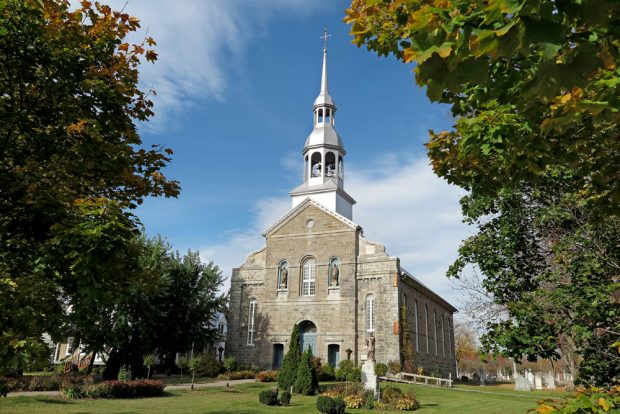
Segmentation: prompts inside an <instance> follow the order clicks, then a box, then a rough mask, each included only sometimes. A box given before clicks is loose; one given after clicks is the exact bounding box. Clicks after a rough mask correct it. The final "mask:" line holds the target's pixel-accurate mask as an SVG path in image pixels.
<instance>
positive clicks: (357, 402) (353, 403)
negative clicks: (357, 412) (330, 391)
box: [344, 395, 364, 408]
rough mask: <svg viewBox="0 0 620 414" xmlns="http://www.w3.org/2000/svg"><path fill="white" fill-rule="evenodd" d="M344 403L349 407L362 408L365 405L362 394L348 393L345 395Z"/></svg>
mask: <svg viewBox="0 0 620 414" xmlns="http://www.w3.org/2000/svg"><path fill="white" fill-rule="evenodd" d="M344 405H345V406H346V407H347V408H362V406H363V405H364V397H362V396H361V395H347V396H346V397H344Z"/></svg>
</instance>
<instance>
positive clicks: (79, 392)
mask: <svg viewBox="0 0 620 414" xmlns="http://www.w3.org/2000/svg"><path fill="white" fill-rule="evenodd" d="M60 394H61V395H62V396H63V397H65V398H69V399H78V398H83V397H84V396H85V394H84V389H83V388H82V387H80V386H75V385H67V386H63V387H62V388H60Z"/></svg>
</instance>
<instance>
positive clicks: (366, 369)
mask: <svg viewBox="0 0 620 414" xmlns="http://www.w3.org/2000/svg"><path fill="white" fill-rule="evenodd" d="M362 384H364V388H365V389H367V390H371V391H372V392H374V393H375V395H377V394H378V392H379V382H378V381H377V376H376V375H375V363H374V361H372V360H371V359H367V360H366V362H364V365H362Z"/></svg>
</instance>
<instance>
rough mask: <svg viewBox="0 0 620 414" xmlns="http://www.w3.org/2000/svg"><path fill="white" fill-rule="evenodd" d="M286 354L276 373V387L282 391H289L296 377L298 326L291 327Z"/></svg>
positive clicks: (298, 356) (298, 347)
mask: <svg viewBox="0 0 620 414" xmlns="http://www.w3.org/2000/svg"><path fill="white" fill-rule="evenodd" d="M289 343H290V345H289V349H288V352H287V353H286V355H285V356H284V361H283V362H282V368H281V369H280V372H278V386H279V387H280V388H281V389H283V390H288V389H290V388H291V387H292V386H293V384H294V383H295V379H296V377H297V368H298V366H299V361H300V360H301V349H300V333H299V326H298V325H294V326H293V332H291V340H290V342H289Z"/></svg>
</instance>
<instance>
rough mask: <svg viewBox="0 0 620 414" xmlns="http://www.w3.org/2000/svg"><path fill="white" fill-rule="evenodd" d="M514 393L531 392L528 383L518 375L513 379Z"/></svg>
mask: <svg viewBox="0 0 620 414" xmlns="http://www.w3.org/2000/svg"><path fill="white" fill-rule="evenodd" d="M515 391H532V389H531V388H530V382H529V381H528V380H527V379H526V378H525V377H524V376H522V375H520V374H517V376H516V378H515Z"/></svg>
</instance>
